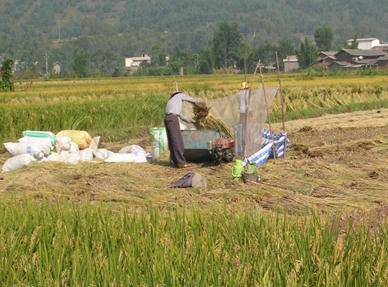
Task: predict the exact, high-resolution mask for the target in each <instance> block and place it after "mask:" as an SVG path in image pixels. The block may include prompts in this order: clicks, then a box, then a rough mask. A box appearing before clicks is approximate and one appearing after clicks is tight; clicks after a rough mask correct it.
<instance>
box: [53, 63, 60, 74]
mask: <svg viewBox="0 0 388 287" xmlns="http://www.w3.org/2000/svg"><path fill="white" fill-rule="evenodd" d="M53 74H54V75H60V74H61V65H60V64H59V63H54V64H53Z"/></svg>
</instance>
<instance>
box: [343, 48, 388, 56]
mask: <svg viewBox="0 0 388 287" xmlns="http://www.w3.org/2000/svg"><path fill="white" fill-rule="evenodd" d="M341 52H345V53H347V54H349V55H352V56H354V57H359V56H366V57H368V56H369V57H373V56H376V57H378V56H385V53H384V52H383V51H379V50H359V49H342V50H341V51H339V52H338V53H337V54H336V55H338V54H339V53H341Z"/></svg>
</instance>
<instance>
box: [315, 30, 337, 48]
mask: <svg viewBox="0 0 388 287" xmlns="http://www.w3.org/2000/svg"><path fill="white" fill-rule="evenodd" d="M314 39H315V43H316V44H317V47H318V49H319V50H321V51H329V50H330V49H331V45H332V42H333V31H332V30H331V28H330V27H328V26H324V27H320V28H318V29H317V30H315V33H314Z"/></svg>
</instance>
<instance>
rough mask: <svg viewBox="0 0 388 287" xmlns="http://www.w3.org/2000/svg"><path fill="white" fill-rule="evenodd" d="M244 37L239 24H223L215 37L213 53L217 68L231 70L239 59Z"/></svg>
mask: <svg viewBox="0 0 388 287" xmlns="http://www.w3.org/2000/svg"><path fill="white" fill-rule="evenodd" d="M241 47H242V35H241V33H240V31H239V28H238V25H237V23H232V24H229V23H226V22H224V23H221V24H219V26H218V30H217V31H216V32H215V33H214V37H213V53H214V58H215V66H216V68H225V69H226V68H230V67H232V66H233V65H234V64H235V62H236V61H238V59H239V53H240V49H241Z"/></svg>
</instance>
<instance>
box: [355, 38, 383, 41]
mask: <svg viewBox="0 0 388 287" xmlns="http://www.w3.org/2000/svg"><path fill="white" fill-rule="evenodd" d="M376 40H378V39H377V38H360V39H356V41H357V42H370V41H376ZM353 41H354V39H349V40H348V42H353Z"/></svg>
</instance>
